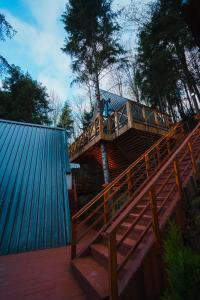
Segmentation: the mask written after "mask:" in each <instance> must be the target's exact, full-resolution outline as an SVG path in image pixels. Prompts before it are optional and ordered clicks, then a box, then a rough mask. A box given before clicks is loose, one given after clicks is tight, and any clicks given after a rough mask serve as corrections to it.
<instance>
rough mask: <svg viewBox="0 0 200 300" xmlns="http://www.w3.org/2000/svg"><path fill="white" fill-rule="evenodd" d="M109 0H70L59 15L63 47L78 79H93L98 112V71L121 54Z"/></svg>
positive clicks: (102, 149) (107, 173) (104, 159)
mask: <svg viewBox="0 0 200 300" xmlns="http://www.w3.org/2000/svg"><path fill="white" fill-rule="evenodd" d="M111 5H112V0H69V4H67V5H66V11H65V12H64V14H63V15H62V21H63V23H64V28H65V30H66V32H67V38H66V39H65V45H64V47H63V51H64V52H65V53H67V54H69V55H70V56H71V57H72V60H73V62H72V69H73V71H74V72H75V73H76V74H77V77H78V80H79V81H80V82H88V81H89V80H92V82H93V83H94V86H95V94H96V101H97V104H98V109H99V112H101V111H102V109H101V106H102V103H101V98H100V88H99V80H100V75H101V73H102V72H103V71H104V70H105V69H107V68H110V67H111V65H113V64H116V63H119V61H120V56H121V55H122V54H124V51H123V49H122V48H121V46H120V45H119V41H118V37H117V33H118V32H119V30H120V26H119V25H118V23H117V22H116V17H117V14H116V13H114V12H113V11H112V9H111ZM101 152H102V163H103V170H104V180H105V183H108V182H109V170H108V162H107V154H106V148H105V145H104V143H101Z"/></svg>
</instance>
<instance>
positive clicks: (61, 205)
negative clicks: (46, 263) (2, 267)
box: [0, 120, 71, 254]
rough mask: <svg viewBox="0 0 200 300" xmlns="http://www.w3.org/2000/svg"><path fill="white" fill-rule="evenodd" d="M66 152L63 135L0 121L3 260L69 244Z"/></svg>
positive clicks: (0, 248)
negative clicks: (19, 253)
mask: <svg viewBox="0 0 200 300" xmlns="http://www.w3.org/2000/svg"><path fill="white" fill-rule="evenodd" d="M66 151H67V140H66V133H65V131H64V130H62V129H58V128H50V127H45V126H39V125H38V126H37V125H34V124H24V123H18V122H11V121H6V120H0V254H8V253H16V252H24V251H29V250H35V249H44V248H51V247H58V246H63V245H66V244H68V243H69V242H70V237H71V228H70V213H69V203H68V192H67V180H66V172H68V171H69V169H70V166H69V160H68V155H67V152H66Z"/></svg>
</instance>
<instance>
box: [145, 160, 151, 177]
mask: <svg viewBox="0 0 200 300" xmlns="http://www.w3.org/2000/svg"><path fill="white" fill-rule="evenodd" d="M145 165H146V171H147V177H149V175H150V162H149V157H148V155H145Z"/></svg>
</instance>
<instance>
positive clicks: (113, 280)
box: [105, 122, 200, 299]
mask: <svg viewBox="0 0 200 300" xmlns="http://www.w3.org/2000/svg"><path fill="white" fill-rule="evenodd" d="M199 129H200V122H199V123H198V124H197V126H196V127H195V128H194V129H193V131H192V132H191V133H190V134H189V135H188V136H187V137H186V139H185V140H184V141H183V143H182V144H181V145H179V147H178V148H177V149H176V150H175V151H174V153H173V154H172V155H171V157H170V158H169V159H168V160H167V161H166V162H165V164H164V165H163V166H162V167H161V168H160V169H159V170H158V172H157V173H155V174H154V176H153V177H152V178H151V180H150V181H149V182H147V185H146V186H144V188H143V189H142V191H141V192H140V193H139V194H138V195H136V197H135V199H133V201H132V202H131V203H129V205H128V206H127V207H126V208H125V209H124V211H123V212H122V213H121V215H120V216H118V218H117V219H115V220H113V221H112V223H111V224H110V226H109V227H108V228H106V230H105V236H106V237H107V239H108V248H109V259H108V261H109V287H110V291H109V293H110V299H115V298H116V299H117V298H118V279H117V277H118V273H119V272H120V271H121V270H122V268H123V266H124V265H125V264H126V263H127V261H128V260H129V259H130V257H131V256H132V254H133V252H134V251H135V249H136V248H137V247H138V245H139V243H140V242H141V240H142V239H143V237H144V235H145V234H146V232H147V231H148V230H149V229H150V227H151V226H153V232H154V235H155V239H156V241H157V243H158V245H160V228H159V219H158V213H159V212H160V210H161V209H162V207H163V206H164V204H165V203H166V198H165V201H164V203H163V204H162V207H160V208H159V209H158V208H157V204H156V194H155V190H154V186H155V184H156V182H157V181H158V179H159V177H160V176H161V175H162V174H164V172H165V171H166V170H167V169H168V167H169V166H170V165H172V171H171V173H170V174H169V175H168V177H167V179H165V182H164V183H163V185H162V187H160V191H159V193H160V192H161V191H162V188H163V187H164V186H165V184H166V183H167V182H168V181H169V179H171V178H172V174H174V176H175V179H176V184H175V186H176V188H177V189H178V193H179V195H180V197H182V182H181V178H180V173H179V166H178V160H177V156H178V154H180V153H181V151H182V150H183V149H184V148H185V147H187V149H188V152H189V153H190V158H191V162H192V166H193V171H194V172H197V165H196V162H195V159H194V155H193V149H192V143H194V140H193V141H192V138H193V137H194V136H195V134H198V139H199V133H200V131H199ZM186 155H187V152H183V154H182V157H181V158H182V159H183V158H184V157H185V156H186ZM185 171H187V169H186V170H185V169H184V172H185ZM172 192H174V187H173V188H172V189H171V190H170V193H172ZM159 193H158V194H159ZM145 195H149V197H150V198H149V199H150V201H148V202H147V203H146V206H145V207H144V208H143V210H142V211H141V213H140V215H139V216H138V217H137V218H136V220H134V222H133V223H132V225H131V226H130V228H129V229H128V230H127V232H125V234H124V235H123V236H122V238H121V239H120V240H119V239H118V241H117V240H116V232H117V229H118V228H119V227H120V225H121V224H122V223H123V222H124V221H125V219H126V218H127V216H129V215H130V214H131V212H132V211H133V209H134V208H135V207H136V206H137V204H138V203H139V201H140V200H141V199H143V197H144V196H145ZM167 197H169V194H168V196H167ZM149 206H150V207H151V210H152V218H151V220H150V222H149V223H148V225H147V226H146V228H145V230H144V232H143V233H142V234H141V235H140V237H139V238H138V240H137V241H136V243H135V244H134V245H133V247H132V249H130V250H129V252H128V254H127V256H126V257H125V258H124V260H123V261H122V262H120V264H117V249H118V247H119V246H120V245H121V242H123V240H124V239H125V238H126V237H127V236H128V233H130V232H131V230H132V228H133V227H134V226H135V225H136V224H137V220H138V219H139V218H140V217H141V215H143V214H144V213H145V211H146V210H147V209H148V207H149Z"/></svg>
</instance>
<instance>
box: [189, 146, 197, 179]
mask: <svg viewBox="0 0 200 300" xmlns="http://www.w3.org/2000/svg"><path fill="white" fill-rule="evenodd" d="M188 148H189V152H190V156H191V160H192V168H193V172H194V174H195V175H196V176H198V169H197V163H196V159H195V156H194V151H193V146H192V143H191V142H188Z"/></svg>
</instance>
